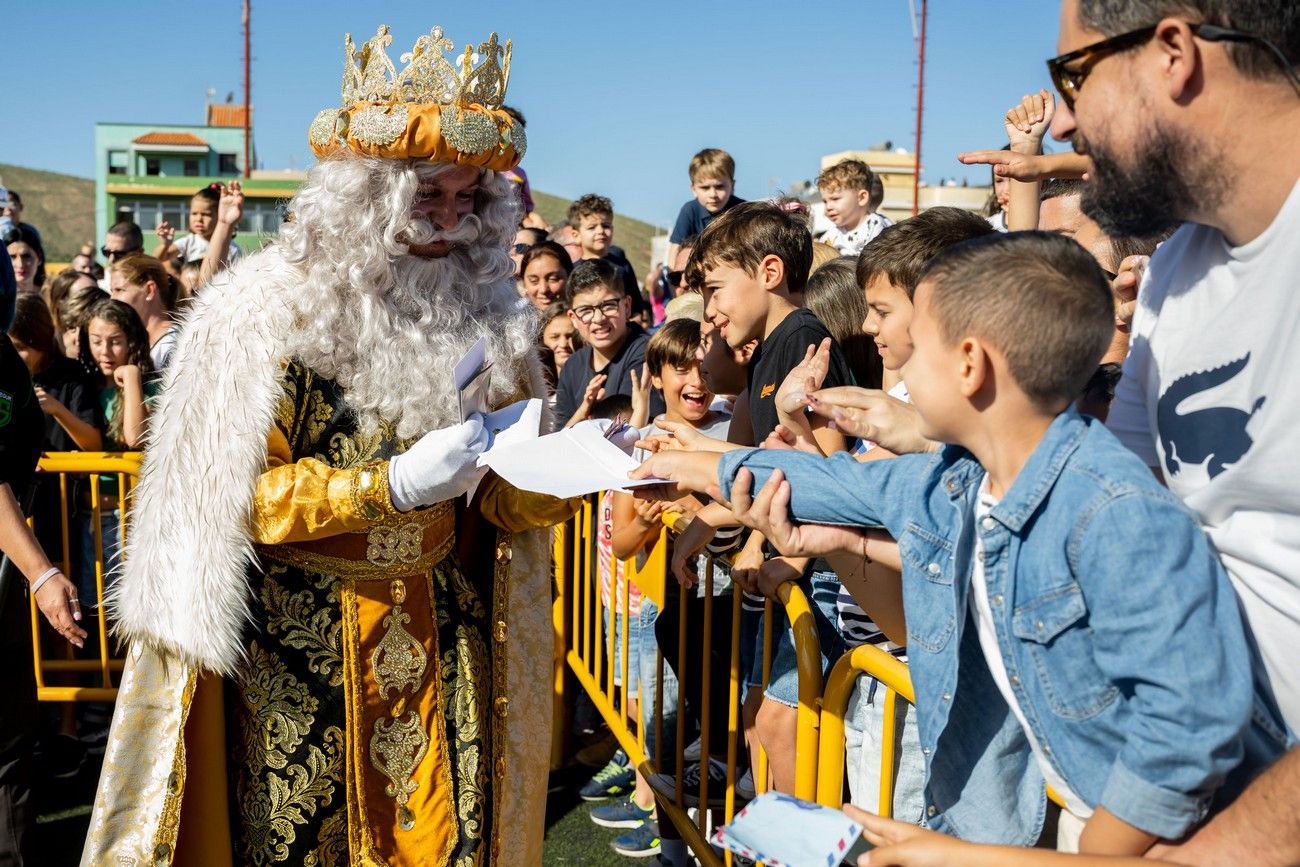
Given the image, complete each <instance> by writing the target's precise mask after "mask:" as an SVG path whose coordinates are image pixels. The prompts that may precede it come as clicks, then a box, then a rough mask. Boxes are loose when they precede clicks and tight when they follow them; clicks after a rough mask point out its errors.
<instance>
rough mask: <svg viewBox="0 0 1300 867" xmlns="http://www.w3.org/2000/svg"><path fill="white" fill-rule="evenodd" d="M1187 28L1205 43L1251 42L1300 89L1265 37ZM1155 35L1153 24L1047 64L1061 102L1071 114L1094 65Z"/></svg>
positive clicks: (1202, 27) (1292, 72)
mask: <svg viewBox="0 0 1300 867" xmlns="http://www.w3.org/2000/svg"><path fill="white" fill-rule="evenodd" d="M1188 27H1189V28H1191V31H1192V33H1194V34H1196V36H1198V37H1199V38H1201V39H1204V40H1205V41H1206V42H1250V43H1253V44H1255V45H1259V46H1261V47H1263V48H1264V49H1265V50H1267V51H1268V53H1269V54H1270V55H1271V56H1272V57H1273V59H1274V60H1276V61H1277V62H1278V63H1279V64H1280V65H1281V67H1282V71H1283V72H1285V73H1286V75H1287V77H1288V78H1290V79H1291V83H1292V84H1294V85H1295V86H1296V88H1297V89H1300V77H1297V76H1296V71H1295V68H1294V67H1292V66H1291V63H1290V61H1288V60H1287V59H1286V55H1285V54H1283V53H1282V50H1281V49H1280V48H1278V47H1277V46H1276V45H1274V44H1273V43H1272V42H1270V41H1269V40H1267V39H1265V38H1264V37H1262V36H1256V35H1255V34H1253V33H1246V32H1245V31H1242V30H1231V29H1229V28H1227V27H1219V26H1218V25H1217V24H1189V25H1188ZM1155 33H1156V25H1154V24H1152V25H1151V26H1150V27H1142V28H1139V29H1137V30H1130V31H1129V32H1128V33H1121V34H1119V35H1118V36H1112V37H1111V38H1110V39H1103V40H1102V41H1100V42H1094V43H1093V44H1092V45H1086V46H1084V47H1083V48H1080V49H1079V50H1078V51H1071V52H1070V53H1069V54H1062V55H1059V56H1058V57H1053V58H1052V59H1051V60H1049V61H1047V72H1048V74H1049V75H1050V76H1051V77H1052V84H1053V85H1055V87H1056V90H1057V92H1059V93H1060V94H1061V99H1062V100H1064V102H1065V104H1066V106H1068V107H1069V108H1070V110H1071V111H1073V110H1074V100H1075V99H1076V98H1077V97H1078V95H1079V90H1080V89H1081V88H1082V87H1083V82H1084V81H1086V80H1087V78H1088V74H1089V73H1090V72H1092V68H1093V67H1094V66H1096V65H1097V64H1098V63H1100V62H1101V61H1103V60H1105V59H1106V58H1107V57H1110V56H1111V55H1112V54H1117V53H1118V52H1121V51H1125V50H1127V49H1129V48H1135V47H1137V46H1139V45H1141V44H1142V43H1144V42H1146V41H1147V40H1149V39H1150V38H1151V37H1152V36H1154V35H1155ZM1071 63H1077V64H1078V65H1077V66H1076V67H1075V68H1074V69H1067V68H1066V67H1067V66H1068V65H1069V64H1071Z"/></svg>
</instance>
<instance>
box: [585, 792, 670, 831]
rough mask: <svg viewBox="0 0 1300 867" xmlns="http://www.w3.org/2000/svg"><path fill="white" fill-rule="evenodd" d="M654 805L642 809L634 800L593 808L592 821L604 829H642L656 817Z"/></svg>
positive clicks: (629, 799)
mask: <svg viewBox="0 0 1300 867" xmlns="http://www.w3.org/2000/svg"><path fill="white" fill-rule="evenodd" d="M654 812H655V809H654V805H651V806H649V807H642V806H641V805H640V804H638V803H637V802H636V801H635V800H634V799H633V798H631V797H629V798H628V799H627V800H625V801H615V802H614V803H612V804H602V805H601V806H599V807H594V808H592V811H591V821H593V822H595V823H596V824H597V825H600V826H601V827H602V828H640V827H641V826H642V825H644V824H645V823H646V822H647V821H649V819H650V817H651V816H653V815H654Z"/></svg>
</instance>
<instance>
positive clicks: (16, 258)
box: [9, 226, 45, 292]
mask: <svg viewBox="0 0 1300 867" xmlns="http://www.w3.org/2000/svg"><path fill="white" fill-rule="evenodd" d="M18 232H19V233H20V237H19V238H18V240H16V241H11V242H10V243H9V261H10V262H11V263H12V264H13V268H14V279H15V280H17V281H18V291H19V292H39V291H40V290H41V286H43V285H44V284H45V248H44V247H42V246H41V239H40V238H39V237H37V235H36V233H35V232H33V231H32V230H31V229H30V228H29V227H27V226H19V227H18Z"/></svg>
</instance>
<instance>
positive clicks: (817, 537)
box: [731, 467, 867, 559]
mask: <svg viewBox="0 0 1300 867" xmlns="http://www.w3.org/2000/svg"><path fill="white" fill-rule="evenodd" d="M753 487H754V476H753V474H752V473H750V471H749V470H747V469H744V468H743V467H742V468H741V470H740V472H738V473H736V480H735V481H734V482H732V485H731V514H732V516H733V517H735V519H736V520H737V521H739V522H740V523H741V524H744V525H745V526H746V527H752V528H753V529H755V530H758V531H759V532H760V533H762V534H763V536H764V538H766V539H767V541H768V542H770V543H772V547H774V548H776V550H778V551H780V552H781V553H782V554H784V555H785V556H787V557H824V556H826V555H827V554H834V553H836V552H837V551H848V552H850V553H853V554H856V555H858V556H861V557H863V558H864V559H866V547H865V545H866V539H867V534H866V531H865V530H863V529H862V528H860V527H832V526H830V525H827V524H796V523H795V522H794V521H792V520H791V519H790V483H789V482H787V481H786V480H785V474H784V473H782V472H781V471H780V470H773V471H772V475H771V477H770V478H768V480H767V482H766V484H764V485H763V487H761V488H759V489H758V492H757V493H755V492H754V491H753Z"/></svg>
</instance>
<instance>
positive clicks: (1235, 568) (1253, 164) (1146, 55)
mask: <svg viewBox="0 0 1300 867" xmlns="http://www.w3.org/2000/svg"><path fill="white" fill-rule="evenodd" d="M1059 48H1060V50H1061V52H1062V54H1061V55H1060V56H1059V57H1056V58H1054V59H1053V60H1051V61H1049V62H1048V68H1049V70H1050V72H1051V75H1052V79H1053V82H1054V83H1055V84H1056V86H1057V89H1058V90H1059V91H1060V93H1061V96H1062V97H1063V102H1064V105H1063V106H1061V107H1060V108H1059V109H1058V111H1057V113H1056V116H1055V118H1054V121H1053V125H1052V132H1053V134H1054V135H1055V136H1056V137H1057V138H1061V139H1068V140H1069V141H1070V142H1071V143H1072V144H1073V146H1074V149H1075V150H1076V151H1077V152H1079V153H1080V154H1084V155H1086V156H1087V157H1088V158H1089V160H1090V163H1091V165H1090V168H1089V180H1088V182H1087V184H1086V185H1085V187H1084V192H1083V209H1084V211H1085V212H1086V213H1087V214H1088V215H1089V216H1091V217H1092V218H1093V219H1095V220H1096V221H1097V222H1098V223H1100V224H1101V226H1102V227H1103V228H1104V229H1106V230H1107V231H1108V232H1110V233H1112V234H1117V235H1147V234H1151V233H1154V232H1158V231H1160V230H1162V229H1165V228H1168V227H1170V226H1173V225H1175V224H1178V223H1183V224H1185V225H1183V227H1182V228H1181V229H1180V230H1179V231H1178V232H1177V233H1176V234H1175V235H1174V236H1173V238H1172V239H1171V240H1170V241H1168V242H1167V243H1166V244H1165V245H1164V246H1163V247H1162V248H1161V249H1160V250H1159V251H1157V253H1156V255H1155V256H1154V257H1153V258H1152V260H1151V265H1150V268H1149V271H1148V274H1147V278H1146V281H1145V282H1144V284H1143V286H1142V288H1141V293H1140V296H1139V303H1138V310H1137V313H1136V315H1135V317H1134V321H1133V331H1132V349H1131V352H1130V355H1129V358H1128V360H1127V362H1126V364H1125V367H1124V376H1123V379H1122V381H1121V382H1120V385H1119V387H1118V390H1117V394H1116V399H1115V403H1114V405H1113V407H1112V409H1111V414H1110V420H1109V425H1110V427H1111V429H1112V430H1113V431H1114V432H1115V433H1116V434H1117V435H1118V436H1119V437H1120V439H1121V440H1122V441H1123V442H1124V443H1125V444H1126V445H1128V446H1129V447H1130V448H1131V449H1132V450H1133V451H1135V452H1136V453H1137V454H1138V455H1140V456H1142V457H1143V458H1144V459H1145V460H1146V461H1147V463H1148V464H1149V465H1150V466H1151V467H1152V468H1153V469H1154V470H1155V471H1156V472H1157V473H1158V474H1159V475H1160V476H1161V477H1162V478H1163V479H1164V480H1165V482H1166V483H1167V484H1168V485H1169V487H1170V489H1171V490H1173V491H1174V492H1175V493H1177V494H1178V495H1179V496H1180V497H1182V498H1183V500H1184V501H1185V502H1186V504H1187V505H1188V506H1189V507H1190V508H1192V509H1193V510H1194V511H1195V512H1197V514H1198V515H1199V516H1200V518H1201V523H1202V525H1203V526H1204V528H1205V530H1206V532H1207V533H1208V534H1209V535H1210V537H1211V539H1212V540H1213V542H1214V544H1215V547H1216V548H1217V549H1218V551H1219V552H1220V554H1221V556H1222V558H1223V562H1224V565H1225V566H1226V567H1227V569H1228V572H1229V574H1230V575H1231V577H1232V580H1233V584H1234V587H1235V588H1236V590H1237V594H1238V597H1239V599H1240V602H1241V607H1242V611H1243V614H1244V615H1245V618H1246V620H1247V621H1248V623H1249V625H1250V628H1251V632H1252V634H1253V638H1254V642H1253V645H1254V649H1255V651H1256V654H1257V655H1256V660H1255V662H1256V665H1255V670H1256V678H1257V694H1258V695H1259V696H1260V704H1261V708H1260V713H1259V714H1258V716H1259V717H1260V718H1261V719H1263V720H1265V725H1264V728H1266V729H1271V730H1272V733H1273V734H1274V736H1275V739H1276V740H1277V741H1278V742H1279V743H1283V744H1286V745H1294V744H1295V741H1296V738H1295V733H1296V732H1300V667H1297V666H1296V664H1295V647H1296V646H1297V643H1298V642H1300V487H1297V486H1296V484H1295V480H1296V479H1297V478H1300V454H1298V453H1297V450H1296V448H1295V443H1296V440H1295V430H1296V428H1297V426H1300V382H1297V379H1296V371H1297V370H1300V344H1298V343H1297V342H1296V341H1294V340H1293V339H1292V332H1293V331H1294V329H1295V328H1296V326H1297V325H1298V324H1300V292H1297V291H1296V287H1295V280H1296V274H1297V273H1300V244H1297V243H1296V238H1297V236H1298V235H1300V144H1298V143H1300V78H1297V75H1296V71H1295V69H1294V64H1295V62H1296V61H1297V59H1300V6H1298V5H1297V4H1296V3H1295V2H1294V0H1232V2H1228V0H1146V2H1141V0H1129V2H1121V0H1064V2H1063V3H1062V8H1061V29H1060V39H1059ZM1270 723H1271V725H1270ZM1273 746H1274V747H1275V748H1276V745H1273ZM1288 766H1289V768H1290V770H1291V772H1290V773H1287V771H1288ZM1297 771H1300V755H1298V754H1297V753H1295V752H1293V753H1291V754H1290V755H1288V756H1287V757H1285V758H1284V759H1282V761H1281V762H1280V763H1279V767H1278V768H1275V773H1273V774H1270V777H1269V779H1271V780H1272V781H1273V782H1272V784H1271V789H1272V790H1274V794H1272V795H1261V793H1259V792H1252V793H1251V795H1250V796H1248V797H1250V798H1252V799H1254V798H1259V800H1260V809H1265V807H1264V803H1265V802H1266V799H1267V800H1271V801H1272V803H1273V804H1275V805H1281V804H1284V803H1285V804H1289V805H1291V806H1289V807H1288V808H1287V812H1286V815H1288V816H1290V820H1289V821H1290V823H1291V825H1290V827H1289V828H1287V830H1286V831H1285V834H1286V835H1287V836H1284V837H1278V838H1277V839H1290V840H1292V841H1294V840H1296V839H1297V838H1300V827H1296V818H1295V812H1294V809H1293V806H1294V803H1295V799H1296V797H1297V796H1300V790H1298V789H1300V772H1297ZM1286 780H1289V781H1290V782H1289V785H1290V786H1291V788H1290V789H1289V790H1286V789H1279V788H1278V787H1279V786H1281V785H1284V783H1283V782H1280V781H1286ZM1239 815H1240V814H1239ZM1253 820H1254V821H1257V817H1253ZM1277 822H1278V823H1282V822H1283V820H1282V819H1281V818H1280V814H1279V818H1278V820H1277ZM1257 827H1261V828H1262V827H1263V826H1258V825H1257ZM1269 830H1270V835H1274V834H1278V833H1279V832H1281V831H1282V828H1281V827H1279V825H1278V824H1274V825H1273V826H1272V827H1271V828H1270V829H1269ZM1216 833H1218V834H1220V835H1221V834H1222V830H1221V829H1220V831H1218V832H1216ZM1247 836H1254V835H1242V837H1243V840H1244V839H1245V838H1246V837H1247ZM1177 860H1182V859H1181V858H1178V859H1177ZM1237 860H1239V861H1240V862H1241V863H1247V862H1250V863H1264V862H1265V861H1266V860H1267V858H1264V857H1261V859H1260V860H1258V861H1257V860H1255V859H1252V858H1249V857H1247V856H1245V854H1244V853H1238V858H1237Z"/></svg>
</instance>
